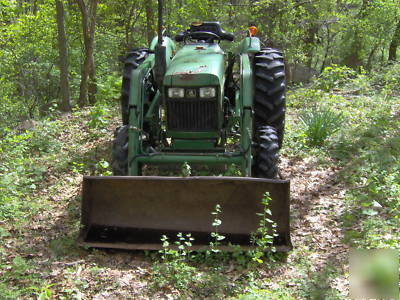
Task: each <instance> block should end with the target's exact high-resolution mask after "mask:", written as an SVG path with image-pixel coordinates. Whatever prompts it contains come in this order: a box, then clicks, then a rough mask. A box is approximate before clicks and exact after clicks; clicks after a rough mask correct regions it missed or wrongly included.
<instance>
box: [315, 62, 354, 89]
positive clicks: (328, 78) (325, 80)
mask: <svg viewBox="0 0 400 300" xmlns="http://www.w3.org/2000/svg"><path fill="white" fill-rule="evenodd" d="M355 75H356V73H355V71H354V70H353V69H350V68H348V67H346V66H338V65H335V64H332V66H330V67H326V68H325V69H324V71H323V72H322V73H321V75H320V77H319V78H318V80H317V87H318V88H320V89H322V90H324V91H326V92H329V91H330V90H332V89H333V88H338V87H340V86H342V85H343V84H344V83H346V82H348V81H349V79H350V78H352V77H355Z"/></svg>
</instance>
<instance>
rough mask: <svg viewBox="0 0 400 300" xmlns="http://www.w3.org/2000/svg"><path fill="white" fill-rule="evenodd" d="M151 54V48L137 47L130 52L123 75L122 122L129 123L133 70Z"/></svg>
mask: <svg viewBox="0 0 400 300" xmlns="http://www.w3.org/2000/svg"><path fill="white" fill-rule="evenodd" d="M148 55H149V49H147V48H136V49H133V50H132V51H130V52H128V54H127V55H126V59H125V64H124V73H123V75H122V91H121V112H122V123H123V124H124V125H127V124H128V123H129V93H130V87H131V76H132V71H133V70H135V69H136V68H137V67H138V66H139V65H140V64H142V63H143V62H144V61H145V59H146V58H147V56H148Z"/></svg>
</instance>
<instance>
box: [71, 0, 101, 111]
mask: <svg viewBox="0 0 400 300" xmlns="http://www.w3.org/2000/svg"><path fill="white" fill-rule="evenodd" d="M76 2H77V3H78V6H79V9H80V11H81V14H82V33H83V42H84V45H85V58H84V63H83V66H82V72H81V84H80V91H79V106H80V107H83V106H85V105H86V104H87V99H88V98H89V103H90V104H94V103H96V92H97V86H96V65H95V62H94V56H93V52H94V35H95V30H96V14H97V4H98V0H87V3H85V1H84V0H76Z"/></svg>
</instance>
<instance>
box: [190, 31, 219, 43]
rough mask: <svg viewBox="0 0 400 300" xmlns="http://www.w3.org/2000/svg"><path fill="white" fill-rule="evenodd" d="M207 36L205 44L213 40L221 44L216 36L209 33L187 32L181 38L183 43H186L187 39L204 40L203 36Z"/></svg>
mask: <svg viewBox="0 0 400 300" xmlns="http://www.w3.org/2000/svg"><path fill="white" fill-rule="evenodd" d="M205 35H206V36H208V38H206V42H207V43H212V42H213V41H214V40H217V41H218V43H219V42H221V37H220V36H219V35H218V34H215V33H212V32H209V31H194V32H188V33H187V34H186V35H185V37H184V38H183V42H184V43H186V40H187V39H188V38H192V39H200V40H201V39H204V36H205Z"/></svg>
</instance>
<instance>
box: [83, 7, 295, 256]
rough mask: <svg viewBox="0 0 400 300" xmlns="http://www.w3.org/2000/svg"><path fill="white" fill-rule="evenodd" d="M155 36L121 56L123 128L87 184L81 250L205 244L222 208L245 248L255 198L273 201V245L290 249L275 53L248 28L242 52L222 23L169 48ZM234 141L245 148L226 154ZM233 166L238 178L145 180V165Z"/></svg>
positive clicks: (254, 224) (231, 233) (281, 85)
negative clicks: (179, 240)
mask: <svg viewBox="0 0 400 300" xmlns="http://www.w3.org/2000/svg"><path fill="white" fill-rule="evenodd" d="M160 16H162V5H160V4H159V30H158V37H155V38H154V40H153V41H152V43H151V44H150V47H149V48H137V49H134V50H132V51H131V52H129V53H128V54H127V57H126V61H125V66H124V73H123V81H122V96H121V108H122V122H123V124H122V126H121V127H119V128H118V129H117V131H116V134H115V140H114V147H113V163H112V167H113V173H114V176H110V177H90V176H87V177H84V184H83V201H82V224H83V227H82V230H81V233H80V236H79V242H80V244H82V245H86V246H90V247H106V248H123V249H159V248H160V247H161V243H160V237H161V235H162V234H167V235H169V237H170V238H173V237H174V236H176V234H177V233H178V232H183V233H191V234H192V236H193V237H194V238H195V241H194V244H193V245H194V246H193V248H194V249H199V248H202V247H204V246H205V245H207V244H208V243H209V242H210V240H211V239H212V238H211V237H210V232H213V231H214V230H215V228H214V227H213V226H212V223H213V216H212V215H211V212H212V211H213V210H214V208H215V206H216V205H217V204H219V205H220V207H221V215H220V219H221V220H222V224H221V225H220V227H219V228H218V231H219V232H220V234H221V235H224V236H225V237H226V239H225V240H224V243H222V245H221V248H224V247H228V243H232V244H238V245H242V246H244V247H247V246H251V243H250V235H251V233H253V232H255V231H256V230H257V228H258V226H259V222H260V217H259V213H260V212H262V211H263V209H264V208H263V206H262V203H261V199H262V198H263V195H264V194H265V192H269V194H270V196H271V199H272V200H271V202H270V203H269V206H270V209H271V211H272V219H273V220H274V221H275V222H276V224H277V227H276V238H275V241H274V244H275V245H276V247H277V248H278V249H280V250H288V249H290V248H291V242H290V235H289V181H288V180H281V179H277V177H278V167H277V161H278V151H279V149H280V147H281V145H282V140H283V133H284V120H285V65H284V58H283V55H282V52H281V51H279V50H277V49H273V48H261V46H260V40H259V39H258V38H257V37H255V36H254V34H255V27H251V28H250V30H249V34H248V36H247V37H246V38H244V39H243V40H242V41H241V43H240V45H239V47H238V50H237V53H225V52H224V51H223V50H222V49H221V47H220V45H219V44H220V42H221V41H233V40H234V36H233V35H232V34H231V33H228V32H225V31H224V30H223V29H222V28H221V25H220V23H219V22H201V23H192V24H191V25H190V28H189V29H188V30H187V31H184V32H181V33H179V34H178V35H176V37H175V41H176V42H178V43H180V44H181V47H180V49H179V50H177V47H176V44H175V42H174V41H173V40H172V39H171V38H169V37H167V36H164V35H163V33H162V27H161V24H162V22H161V20H160V18H161V17H160ZM233 137H240V138H239V139H238V142H237V143H236V144H232V140H233ZM184 163H188V164H189V165H196V164H197V165H202V166H210V165H225V166H227V165H236V166H238V167H239V168H240V170H241V173H242V177H212V176H199V177H194V176H192V177H190V176H189V177H164V176H142V174H143V170H144V167H145V166H146V167H147V166H150V165H161V164H167V165H178V166H179V165H182V164H184Z"/></svg>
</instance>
